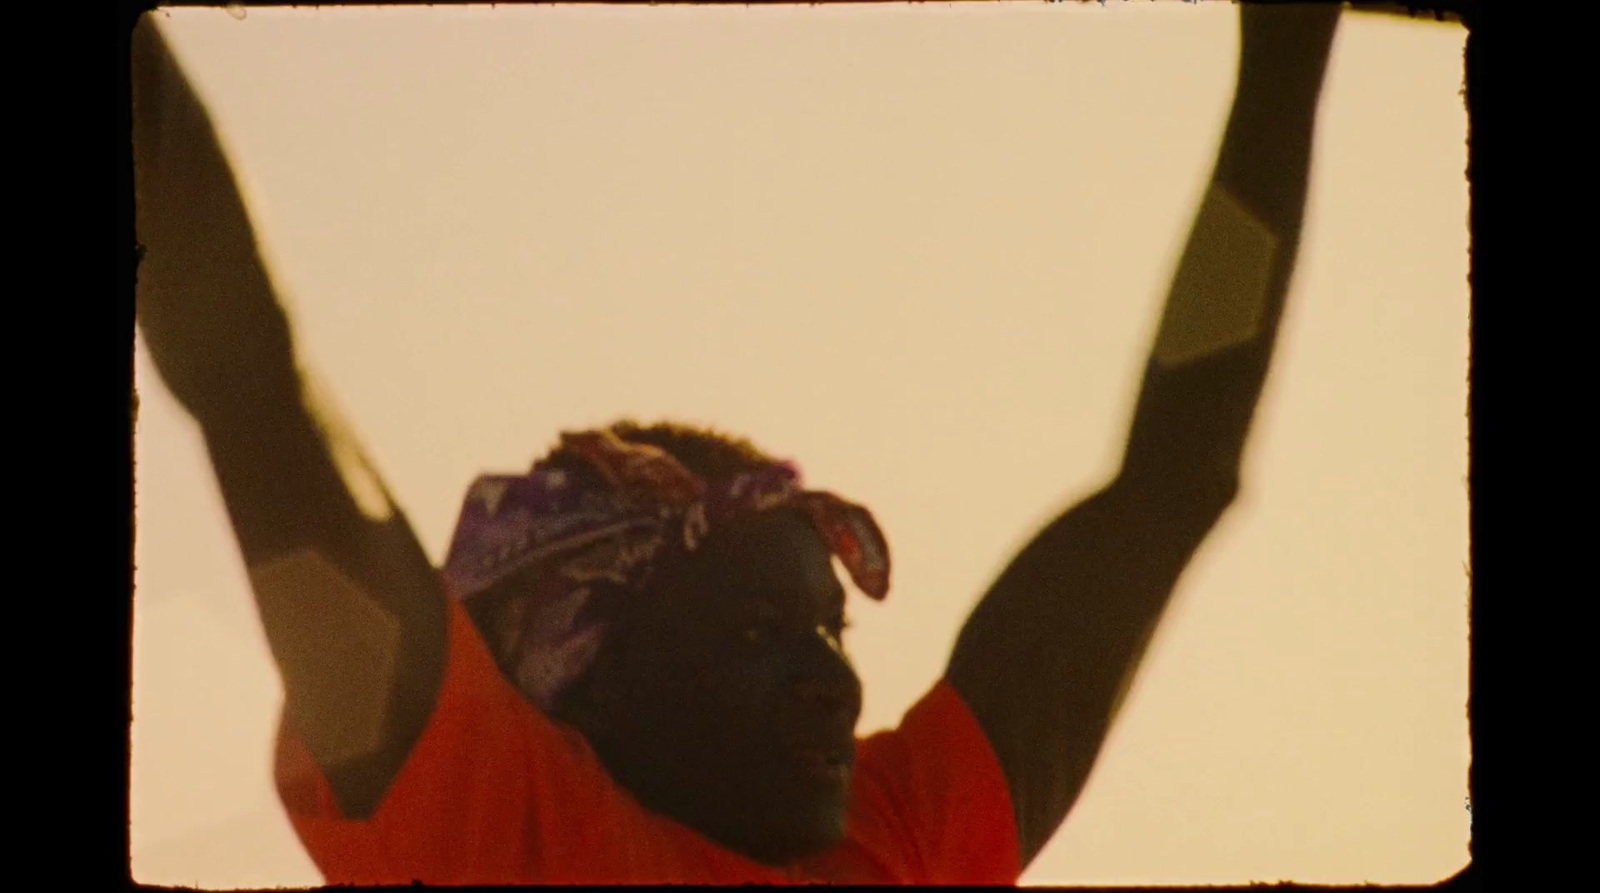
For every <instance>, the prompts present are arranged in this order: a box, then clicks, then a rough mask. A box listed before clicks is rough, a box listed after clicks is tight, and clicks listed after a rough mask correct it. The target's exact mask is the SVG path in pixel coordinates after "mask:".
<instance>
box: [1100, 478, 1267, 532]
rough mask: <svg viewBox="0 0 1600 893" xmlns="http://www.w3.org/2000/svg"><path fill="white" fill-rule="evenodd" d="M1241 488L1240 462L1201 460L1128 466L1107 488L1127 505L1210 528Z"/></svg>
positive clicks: (1118, 500) (1230, 504) (1116, 498)
mask: <svg viewBox="0 0 1600 893" xmlns="http://www.w3.org/2000/svg"><path fill="white" fill-rule="evenodd" d="M1239 490H1240V479H1239V470H1238V467H1237V466H1236V465H1231V466H1226V467H1217V466H1213V467H1206V466H1205V465H1203V464H1198V463H1197V464H1186V465H1184V466H1171V465H1169V466H1165V467H1156V468H1152V467H1149V466H1143V467H1125V468H1123V469H1122V471H1121V472H1120V473H1119V474H1118V475H1117V477H1116V479H1115V480H1114V481H1113V482H1112V483H1111V485H1110V486H1109V487H1108V488H1107V492H1108V495H1111V496H1113V498H1114V499H1115V500H1116V501H1117V502H1119V503H1121V504H1123V505H1127V506H1131V507H1137V508H1138V509H1140V510H1141V511H1145V512H1149V513H1151V514H1153V515H1155V516H1159V517H1172V518H1181V519H1186V520H1188V521H1189V522H1191V523H1199V524H1201V526H1203V527H1204V528H1206V529H1209V528H1210V527H1211V526H1212V525H1213V524H1215V523H1216V522H1217V521H1218V520H1220V519H1221V517H1222V516H1223V514H1224V513H1226V512H1227V510H1228V509H1229V507H1231V506H1232V505H1233V504H1234V502H1235V501H1236V500H1237V499H1238V498H1239Z"/></svg>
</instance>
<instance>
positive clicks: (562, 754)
mask: <svg viewBox="0 0 1600 893" xmlns="http://www.w3.org/2000/svg"><path fill="white" fill-rule="evenodd" d="M448 647H449V658H448V660H449V663H448V665H447V668H446V670H445V677H444V682H443V687H442V688H441V689H440V692H439V698H438V702H437V704H436V706H435V708H434V713H433V716H432V718H431V719H430V720H429V722H428V726H427V728H426V729H425V730H424V732H423V734H422V736H421V738H420V739H418V741H417V743H416V745H415V746H414V748H413V749H412V752H411V755H410V757H409V759H408V761H407V762H406V764H405V766H404V767H403V768H402V769H401V771H400V773H399V775H398V776H396V778H395V780H394V783H393V785H392V786H391V787H390V789H389V791H388V793H387V794H386V795H385V798H384V800H383V802H382V803H381V804H380V805H379V807H378V809H377V810H376V812H375V813H374V814H373V815H372V816H371V817H370V818H368V819H365V820H351V819H347V818H345V817H344V816H343V815H342V814H341V813H340V810H339V807H338V805H337V803H336V802H335V800H334V798H333V793H332V790H331V789H330V788H329V786H328V783H327V780H326V778H325V777H324V776H323V775H322V773H321V772H320V771H319V770H318V769H317V768H316V766H315V765H314V764H313V762H312V760H311V757H310V754H309V753H308V752H307V750H306V749H305V746H304V745H303V744H302V743H301V742H300V741H299V740H298V739H297V738H296V737H294V735H293V734H292V733H291V732H289V731H288V730H287V729H286V728H285V727H283V726H281V725H280V728H279V735H278V754H277V766H276V779H277V786H278V794H279V796H280V798H281V799H282V800H283V803H284V806H285V807H286V808H287V810H288V813H289V818H290V820H291V821H292V822H293V823H294V827H295V830H296V832H298V834H299V835H300V840H301V841H302V842H303V843H304V844H305V847H306V849H307V851H309V852H310V854H311V858H312V859H313V860H314V861H315V862H316V864H317V867H318V868H320V869H321V870H322V873H323V875H324V877H325V878H326V880H327V882H328V883H329V884H345V883H351V884H409V883H411V882H412V881H414V880H420V881H423V882H424V883H429V884H532V883H705V884H743V883H795V882H799V883H806V882H836V883H988V884H1012V883H1015V882H1016V880H1017V876H1018V875H1019V874H1020V873H1021V866H1020V864H1019V855H1018V848H1017V833H1016V823H1015V820H1014V818H1013V815H1012V808H1011V799H1010V794H1009V792H1008V791H1007V788H1006V782H1005V777H1004V775H1003V774H1002V772H1001V769H1000V765H999V763H998V761H997V760H996V758H995V755H994V751H993V750H992V749H991V748H990V746H989V741H988V739H987V737H985V735H984V733H983V730H982V729H980V728H979V726H978V724H977V721H976V720H975V719H974V718H973V716H972V713H971V712H970V711H969V710H968V709H967V707H966V705H965V704H964V703H963V702H962V700H961V698H960V696H959V695H957V694H956V692H955V690H954V689H952V688H951V687H950V686H949V685H948V684H946V683H944V682H942V681H941V682H939V683H938V684H936V685H935V686H934V687H933V689H932V690H931V691H929V692H928V693H927V694H926V695H925V696H923V698H922V700H921V701H919V702H918V703H917V704H916V705H915V706H913V707H912V708H911V709H910V710H909V711H908V712H907V713H906V715H905V717H904V718H903V719H902V720H901V723H900V726H899V728H897V729H895V730H893V731H888V732H879V733H877V734H875V735H872V736H869V737H867V738H865V739H862V740H861V741H860V742H859V747H858V750H857V756H856V767H855V773H854V780H853V782H852V788H851V799H850V816H849V821H848V829H847V831H846V834H845V839H844V840H843V841H842V842H841V843H840V844H838V845H837V846H835V847H834V848H833V849H831V850H829V851H828V852H826V853H823V854H822V855H820V856H817V857H813V858H810V859H807V860H805V861H803V862H801V863H798V864H796V865H794V866H791V867H789V868H787V869H775V868H771V867H768V866H765V865H762V864H760V863H758V862H755V861H752V860H751V859H749V858H747V857H745V856H743V855H740V854H738V853H735V852H733V851H731V850H728V849H726V848H724V847H722V846H720V845H719V844H716V843H713V842H712V841H710V840H708V839H707V838H705V837H703V836H702V835H700V834H699V833H698V832H696V831H693V830H691V829H690V828H688V827H687V826H684V825H682V824H679V823H678V822H676V821H674V820H673V819H670V818H667V817H665V816H662V815H660V814H657V813H654V812H651V811H649V810H647V809H646V808H644V807H643V806H640V805H639V803H638V802H637V801H635V800H634V799H633V797H632V796H631V795H630V794H629V793H628V792H627V791H626V790H625V789H623V788H622V787H621V786H620V785H618V784H617V783H616V782H615V781H613V780H612V778H611V776H610V774H608V773H607V772H606V769H605V767H604V766H603V765H601V763H600V762H599V760H598V759H597V758H596V756H595V754H594V752H593V751H592V750H591V749H590V748H589V745H588V742H587V741H585V739H584V738H583V736H582V735H581V734H579V733H578V732H577V731H576V730H574V729H572V728H571V727H569V726H566V725H564V724H562V723H558V722H556V721H554V720H552V719H550V718H549V717H547V716H546V715H545V714H544V713H542V712H541V711H539V710H538V709H537V708H535V707H534V706H532V705H531V704H529V703H528V702H527V701H525V700H524V699H523V698H522V696H521V695H520V694H519V693H518V692H517V690H516V688H515V687H514V686H513V685H512V684H511V683H510V682H509V681H508V680H507V679H506V678H505V677H504V676H503V675H502V674H501V673H500V670H499V668H498V667H496V666H495V663H494V660H493V659H492V658H491V657H490V655H489V653H488V650H487V649H486V648H485V646H484V644H483V642H482V640H481V639H480V638H479V637H478V633H477V630H476V628H475V627H474V626H473V624H472V621H471V619H470V618H469V617H468V616H467V613H466V611H465V610H464V609H463V608H462V607H461V605H460V604H459V603H458V602H456V601H455V600H454V599H452V600H451V608H450V639H449V646H448Z"/></svg>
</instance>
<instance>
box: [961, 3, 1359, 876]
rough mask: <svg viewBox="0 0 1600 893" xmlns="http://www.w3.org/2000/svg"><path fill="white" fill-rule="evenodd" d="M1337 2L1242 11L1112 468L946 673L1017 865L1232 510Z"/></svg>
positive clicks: (1016, 578) (1014, 575) (989, 597)
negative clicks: (1175, 259) (983, 751)
mask: <svg viewBox="0 0 1600 893" xmlns="http://www.w3.org/2000/svg"><path fill="white" fill-rule="evenodd" d="M1338 16H1339V7H1338V6H1336V5H1335V6H1311V5H1306V6H1292V7H1284V6H1264V5H1261V6H1258V5H1254V4H1248V5H1242V6H1241V15H1240V32H1241V50H1240V61H1239V79H1238V86H1237V89H1236V92H1235V94H1234V100H1233V108H1232V113H1231V115H1230V116H1229V119H1228V124H1227V129H1226V131H1225V133H1224V136H1223V141H1222V147H1221V150H1220V152H1219V155H1218V159H1217V163H1216V167H1215V169H1214V172H1213V174H1212V179H1211V184H1210V188H1209V189H1208V191H1207V193H1206V196H1205V199H1204V201H1203V202H1202V204H1201V207H1200V210H1199V212H1198V214H1197V216H1196V218H1195V222H1194V226H1193V229H1192V230H1191V232H1190V235H1189V240H1188V243H1187V245H1186V247H1185V249H1184V253H1183V255H1182V258H1181V260H1180V261H1179V264H1178V269H1177V272H1176V274H1175V276H1174V278H1173V282H1172V286H1171V290H1170V291H1169V293H1168V297H1167V300H1166V305H1165V308H1164V310H1163V314H1162V319H1161V325H1160V328H1159V331H1158V334H1157V336H1156V340H1155V344H1154V347H1153V349H1152V351H1151V355H1150V359H1149V362H1148V364H1147V366H1146V369H1145V373H1144V380H1143V385H1142V388H1141V391H1140V395H1139V401H1138V408H1137V410H1136V411H1135V416H1134V420H1133V425H1132V430H1131V431H1130V433H1129V438H1128V445H1127V449H1126V452H1125V454H1124V457H1123V463H1122V467H1121V470H1120V471H1119V473H1118V474H1117V476H1116V478H1115V480H1114V481H1113V482H1112V483H1111V484H1109V485H1107V486H1106V487H1105V488H1104V489H1102V490H1100V491H1099V492H1097V493H1095V494H1094V495H1092V496H1090V497H1089V498H1088V499H1086V500H1084V501H1083V502H1081V503H1079V504H1078V505H1077V506H1076V507H1074V508H1072V509H1071V510H1069V511H1068V512H1066V513H1065V514H1064V515H1062V516H1061V517H1059V518H1058V519H1056V520H1055V521H1054V522H1052V523H1051V524H1049V525H1048V526H1047V527H1046V528H1045V529H1044V530H1043V531H1042V532H1041V533H1040V534H1039V535H1038V536H1037V537H1036V538H1035V539H1034V540H1033V541H1032V542H1031V543H1029V544H1028V546H1026V547H1025V548H1024V549H1023V550H1022V552H1021V553H1020V554H1019V555H1018V556H1017V557H1016V558H1015V559H1014V560H1013V561H1012V562H1011V564H1010V565H1009V566H1008V567H1007V568H1006V570H1005V571H1004V572H1003V573H1002V574H1001V576H1000V578H999V579H998V580H997V581H996V582H995V584H994V586H993V587H992V588H991V589H990V590H989V592H988V593H987V594H986V595H985V596H984V598H983V600H982V601H981V602H979V604H978V606H977V608H976V609H975V610H974V612H973V614H972V616H971V618H970V619H969V620H968V621H967V624H966V626H965V627H964V628H963V629H962V631H961V635H960V637H959V638H958V640H957V643H956V646H955V651H954V653H953V655H952V656H951V660H950V664H949V667H948V669H947V670H946V676H945V678H946V679H947V680H948V681H949V682H950V684H951V685H952V686H953V687H954V688H955V689H956V691H957V692H959V693H960V694H961V695H962V697H963V699H965V700H966V702H967V705H968V707H969V708H970V709H971V710H972V712H973V714H974V715H975V716H976V717H977V719H978V722H979V724H980V725H981V726H982V727H983V729H984V731H985V733H986V734H987V735H988V737H989V739H990V742H991V744H992V745H993V747H994V750H995V753H996V755H997V757H998V758H999V761H1000V764H1001V767H1002V769H1003V770H1004V772H1005V775H1006V780H1007V783H1008V786H1009V788H1010V791H1011V795H1012V804H1013V808H1014V810H1015V814H1016V820H1017V830H1018V837H1019V841H1020V846H1021V864H1022V865H1024V866H1026V865H1027V864H1028V863H1029V862H1030V861H1032V859H1033V858H1034V856H1036V855H1037V854H1038V852H1039V850H1040V849H1042V848H1043V847H1044V845H1045V843H1046V842H1048V841H1049V839H1050V837H1051V836H1052V835H1054V833H1055V831H1056V829H1057V828H1058V827H1059V826H1060V824H1061V822H1062V821H1063V820H1064V819H1065V818H1066V815H1067V812H1068V810H1069V809H1071V807H1072V804H1073V803H1074V801H1076V799H1077V797H1078V795H1079V793H1080V792H1081V791H1082V789H1083V786H1084V783H1085V782H1086V781H1087V779H1088V777H1089V772H1090V769H1091V768H1092V767H1093V764H1094V761H1095V759H1096V757H1097V756H1098V754H1099V752H1100V749H1101V746H1102V744H1103V743H1104V741H1105V737H1106V734H1107V732H1108V731H1109V730H1110V727H1111V723H1112V720H1113V718H1114V717H1115V715H1116V711H1117V708H1118V707H1119V706H1120V702H1121V699H1122V695H1123V694H1124V692H1125V691H1126V690H1127V686H1128V683H1129V682H1130V680H1131V678H1132V676H1133V673H1134V671H1135V670H1136V669H1137V667H1138V664H1139V662H1140V659H1141V658H1142V656H1143V654H1144V651H1145V646H1146V645H1147V643H1148V642H1149V640H1150V636H1151V634H1152V633H1153V632H1154V630H1155V626H1156V624H1157V622H1158V621H1159V620H1160V617H1161V615H1162V612H1163V611H1164V610H1165V608H1166V605H1167V603H1168V601H1169V600H1170V597H1171V594H1172V591H1173V587H1174V585H1175V584H1176V582H1177V580H1178V577H1179V575H1180V574H1181V573H1182V572H1183V569H1184V567H1185V566H1186V565H1187V564H1188V562H1189V559H1190V557H1191V556H1192V555H1193V554H1194V552H1195V550H1196V549H1197V548H1198V547H1199V545H1200V543H1201V541H1202V540H1203V539H1204V538H1205V536H1206V535H1207V533H1208V532H1209V531H1210V530H1211V528H1212V527H1213V526H1214V525H1215V523H1216V521H1217V520H1218V518H1220V516H1221V515H1222V513H1223V512H1224V511H1225V510H1226V509H1227V507H1228V506H1229V505H1230V504H1231V503H1232V501H1233V498H1234V495H1235V493H1236V492H1237V490H1238V486H1239V462H1240V455H1241V453H1242V451H1243V448H1244V443H1245V438H1246V435H1247V433H1248V431H1249V427H1250V421H1251V417H1252V416H1253V414H1254V411H1255V406H1256V402H1257V399H1258V397H1259V396H1260V394H1261V388H1262V384H1263V382H1264V381H1265V378H1266V374H1267V369H1268V366H1269V364H1270V360H1271V356H1272V350H1273V343H1274V341H1275V339H1276V334H1277V330H1278V322H1279V320H1280V318H1281V317H1282V313H1283V303H1284V296H1285V293H1286V292H1287V290H1288V285H1289V280H1290V274H1291V272H1292V271H1293V268H1294V259H1295V253H1296V250H1297V247H1298V243H1299V238H1300V228H1301V223H1302V218H1303V212H1304V207H1305V196H1306V183H1307V175H1308V172H1309V169H1310V160H1311V143H1312V133H1313V124H1314V121H1315V117H1316V109H1317V99H1318V94H1319V92H1320V90H1321V86H1322V79H1323V71H1324V69H1325V67H1326V64H1327V59H1328V54H1329V50H1330V47H1331V44H1332V38H1333V33H1334V30H1335V27H1336V25H1337V22H1338Z"/></svg>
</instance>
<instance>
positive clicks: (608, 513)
mask: <svg viewBox="0 0 1600 893" xmlns="http://www.w3.org/2000/svg"><path fill="white" fill-rule="evenodd" d="M561 446H562V448H564V449H565V450H566V451H567V452H569V453H572V454H575V455H576V456H578V457H579V458H580V459H582V460H583V461H584V463H585V464H586V465H588V466H589V467H590V468H592V469H593V470H594V471H596V472H598V475H597V476H584V477H583V478H581V479H580V477H579V476H577V475H573V474H570V473H568V472H567V471H565V470H563V469H560V468H557V467H554V466H553V465H552V464H551V463H549V462H548V461H545V462H539V463H536V464H535V465H534V466H533V469H532V471H530V472H529V473H528V474H526V475H484V476H481V477H479V478H478V479H477V480H475V481H474V482H473V483H472V486H471V487H470V488H469V489H468V490H467V497H466V500H465V503H464V504H463V505H462V508H461V517H460V520H459V521H457V523H456V531H455V537H454V539H453V540H452V542H451V544H450V553H449V555H448V557H447V558H446V559H445V565H444V574H445V577H446V578H447V579H448V580H449V582H450V584H451V588H452V589H453V590H454V592H455V595H456V597H458V598H460V599H463V600H464V602H465V603H466V605H467V606H468V607H469V608H471V609H473V610H472V613H473V615H474V617H475V618H477V619H478V621H479V625H480V627H484V628H483V629H482V632H483V633H484V635H485V638H486V639H487V640H488V644H489V646H490V648H491V650H492V651H494V653H495V656H496V658H497V659H498V660H499V661H500V664H501V666H502V667H503V668H504V669H505V670H506V672H507V673H509V674H510V675H511V676H512V677H513V679H514V681H515V682H516V683H517V685H518V687H519V688H520V689H521V690H522V693H523V695H524V696H525V697H527V698H528V699H529V700H530V701H532V702H533V703H534V704H536V705H537V706H539V707H540V708H542V709H545V710H549V709H550V708H551V707H552V706H553V705H554V704H555V702H556V700H557V699H558V698H559V697H560V695H561V693H562V692H563V691H565V690H566V688H567V687H568V686H569V685H571V684H572V683H573V682H574V681H576V680H577V679H578V677H580V676H581V675H582V674H583V672H584V670H585V669H587V668H588V667H589V665H590V664H591V663H592V662H593V661H594V659H595V656H596V655H597V654H598V653H599V651H600V646H601V643H602V642H603V641H604V638H605V633H606V623H605V620H604V619H603V618H602V617H601V616H600V612H598V611H596V610H595V609H594V602H595V601H596V597H597V595H598V594H599V593H601V592H602V591H604V592H606V593H608V594H611V595H617V596H621V597H623V598H627V597H629V596H636V595H637V593H639V592H640V591H641V588H642V584H643V583H644V582H645V580H646V579H647V578H648V577H649V575H650V572H651V571H652V570H653V569H654V568H655V567H657V566H658V565H659V563H660V561H661V560H662V559H663V558H664V557H666V556H668V555H670V554H673V553H677V554H686V553H689V552H693V551H694V550H695V549H696V548H698V547H699V545H700V544H701V543H702V542H703V541H704V540H705V537H706V535H707V534H708V533H709V532H710V530H711V529H712V528H713V527H715V526H717V525H719V524H722V523H724V522H726V521H728V520H729V519H732V518H736V517H740V516H748V515H750V514H753V513H755V512H761V511H765V510H768V509H773V508H778V507H782V506H793V507H797V508H800V509H802V510H803V511H805V512H806V514H807V515H808V516H809V517H810V518H811V521H812V523H813V524H814V525H815V526H816V529H817V531H818V533H820V534H821V535H822V538H823V540H824V541H825V542H826V543H827V544H828V548H829V549H830V550H831V551H832V553H833V554H834V555H836V556H838V558H839V560H840V562H841V563H842V564H843V565H844V566H845V569H846V570H847V571H848V572H849V573H850V577H851V579H852V580H854V581H855V584H856V585H857V586H858V587H860V588H861V590H862V591H863V592H865V593H866V594H867V595H868V596H870V597H871V598H873V599H877V600H882V599H883V598H884V596H885V595H887V594H888V591H889V550H888V545H887V543H886V542H885V541H884V538H883V534H882V532H881V531H880V530H879V529H878V525H877V522H876V521H874V520H873V518H872V515H871V513H869V512H868V511H867V510H866V509H865V508H862V507H861V506H859V505H856V504H854V503H851V502H847V501H845V500H843V499H841V498H839V497H838V496H835V495H833V494H832V493H827V492H822V491H816V490H802V489H801V488H800V472H799V469H798V468H797V467H796V466H795V465H794V464H793V463H791V462H773V463H768V464H764V465H760V466H758V467H755V468H753V469H750V470H747V471H743V472H740V473H738V474H735V475H733V476H732V477H731V478H728V479H726V480H713V481H707V480H704V479H702V478H701V477H700V476H698V475H696V474H695V473H693V472H691V471H690V470H689V469H688V468H686V467H684V465H683V464H682V463H680V462H679V461H678V460H677V459H676V458H674V457H673V456H672V455H671V454H670V453H667V452H666V451H665V450H662V449H660V448H659V447H655V446H652V445H649V444H643V443H633V442H629V441H625V440H623V439H622V438H620V437H618V436H617V435H616V434H615V433H613V432H612V431H610V430H606V429H600V430H592V431H582V432H576V433H565V434H562V435H561ZM596 482H597V483H596ZM536 566H537V569H536V570H534V571H533V572H531V573H528V574H527V582H528V585H527V586H525V587H521V588H519V589H517V590H515V591H514V592H510V593H505V592H501V593H500V595H501V596H502V598H501V601H500V603H498V604H494V605H487V604H483V598H484V597H485V596H487V594H488V593H487V591H488V590H491V589H492V587H494V586H495V584H497V583H500V582H502V581H504V580H506V579H508V578H510V577H511V576H512V575H514V574H518V573H521V572H524V571H525V570H527V569H531V568H535V567H536Z"/></svg>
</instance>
